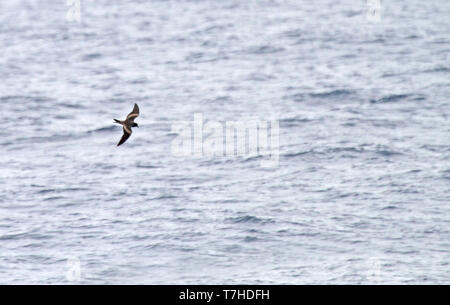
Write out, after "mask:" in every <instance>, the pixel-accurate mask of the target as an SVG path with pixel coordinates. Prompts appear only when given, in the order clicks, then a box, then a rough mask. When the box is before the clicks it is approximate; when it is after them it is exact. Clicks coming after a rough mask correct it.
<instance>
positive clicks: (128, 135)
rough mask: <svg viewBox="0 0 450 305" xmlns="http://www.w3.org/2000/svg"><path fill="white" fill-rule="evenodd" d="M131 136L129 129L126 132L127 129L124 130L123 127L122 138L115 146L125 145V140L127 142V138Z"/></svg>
mask: <svg viewBox="0 0 450 305" xmlns="http://www.w3.org/2000/svg"><path fill="white" fill-rule="evenodd" d="M130 136H131V128H130V130H128V128H126V127H125V126H124V127H123V136H122V138H121V139H120V142H119V144H117V146H120V145H122V144H123V143H125V141H126V140H128V138H129V137H130Z"/></svg>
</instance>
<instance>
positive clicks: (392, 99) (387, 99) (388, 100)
mask: <svg viewBox="0 0 450 305" xmlns="http://www.w3.org/2000/svg"><path fill="white" fill-rule="evenodd" d="M408 96H409V94H390V95H387V96H383V97H382V98H380V99H378V100H371V101H370V102H371V103H372V104H378V103H393V102H398V101H400V100H403V99H405V98H407V97H408Z"/></svg>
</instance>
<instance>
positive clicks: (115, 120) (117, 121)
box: [114, 119, 122, 124]
mask: <svg viewBox="0 0 450 305" xmlns="http://www.w3.org/2000/svg"><path fill="white" fill-rule="evenodd" d="M114 122H116V123H118V124H122V123H120V121H119V120H117V119H114Z"/></svg>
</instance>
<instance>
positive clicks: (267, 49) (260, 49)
mask: <svg viewBox="0 0 450 305" xmlns="http://www.w3.org/2000/svg"><path fill="white" fill-rule="evenodd" d="M284 50H285V49H284V48H279V47H278V48H277V47H273V46H257V47H250V48H248V49H247V50H246V51H245V52H244V53H247V54H273V53H279V52H283V51H284Z"/></svg>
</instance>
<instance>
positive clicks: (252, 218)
mask: <svg viewBox="0 0 450 305" xmlns="http://www.w3.org/2000/svg"><path fill="white" fill-rule="evenodd" d="M226 220H227V221H230V222H232V223H260V224H266V223H272V222H274V221H273V220H271V219H262V218H258V217H255V216H251V215H245V216H240V217H231V218H227V219H226Z"/></svg>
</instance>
